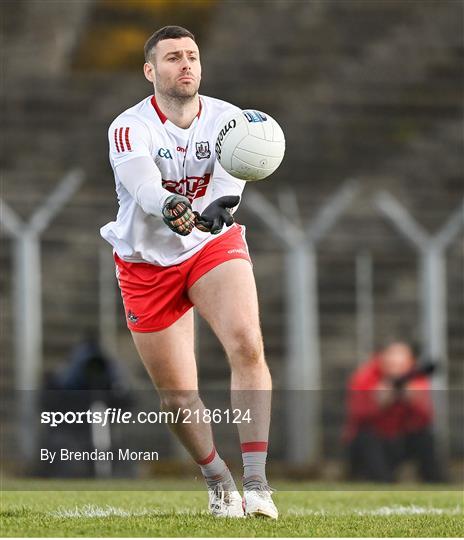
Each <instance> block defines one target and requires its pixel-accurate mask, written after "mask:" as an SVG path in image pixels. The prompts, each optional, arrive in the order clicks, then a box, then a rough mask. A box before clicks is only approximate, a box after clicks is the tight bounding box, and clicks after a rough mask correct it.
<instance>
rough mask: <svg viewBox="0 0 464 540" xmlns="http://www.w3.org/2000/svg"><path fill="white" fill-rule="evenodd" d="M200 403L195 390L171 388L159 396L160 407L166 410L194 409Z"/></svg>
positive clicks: (175, 411)
mask: <svg viewBox="0 0 464 540" xmlns="http://www.w3.org/2000/svg"><path fill="white" fill-rule="evenodd" d="M200 404H201V401H200V396H199V394H198V391H197V390H172V391H169V392H164V393H163V394H162V396H161V409H162V410H163V411H166V412H174V413H176V414H177V412H178V411H181V413H180V414H182V411H187V410H195V409H197V408H198V407H199V405H200Z"/></svg>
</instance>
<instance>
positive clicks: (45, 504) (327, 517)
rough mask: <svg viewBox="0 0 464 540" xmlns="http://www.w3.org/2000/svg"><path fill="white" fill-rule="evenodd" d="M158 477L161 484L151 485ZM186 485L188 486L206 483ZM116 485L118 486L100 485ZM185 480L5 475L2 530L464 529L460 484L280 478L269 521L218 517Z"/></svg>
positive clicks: (425, 532)
mask: <svg viewBox="0 0 464 540" xmlns="http://www.w3.org/2000/svg"><path fill="white" fill-rule="evenodd" d="M150 484H151V485H152V486H153V487H156V489H157V491H150V487H149V486H150ZM183 486H184V490H185V489H192V488H195V487H196V486H198V484H188V483H184V484H183ZM108 487H113V488H114V490H112V491H105V490H100V491H96V490H97V489H100V488H104V489H108ZM134 487H137V488H139V489H140V490H138V491H134ZM179 487H180V484H179V482H175V483H174V482H172V483H171V482H168V481H165V482H164V483H157V484H154V483H153V482H151V483H150V482H140V483H136V482H133V481H132V482H127V483H125V482H123V481H117V482H115V483H112V482H106V483H99V482H95V481H81V482H66V481H50V482H46V481H37V482H35V483H31V482H27V481H23V482H21V483H19V484H16V485H12V484H8V483H4V484H3V491H2V495H1V530H0V532H1V533H2V536H16V537H24V536H59V537H61V536H85V537H95V536H103V537H105V536H127V537H136V536H142V537H143V536H151V537H156V536H187V537H190V536H209V537H228V536H248V537H254V536H258V537H259V536H275V537H285V536H303V537H310V536H329V537H330V536H332V537H337V536H345V537H347V536H348V537H349V536H369V537H372V536H374V537H375V536H377V537H379V536H395V537H418V536H419V537H421V536H422V537H425V536H430V537H450V536H452V537H462V536H463V535H464V526H463V513H462V512H463V495H462V492H460V491H445V490H444V489H443V490H439V489H435V490H433V491H424V490H423V489H422V490H421V491H418V489H419V488H418V486H411V487H410V490H406V489H405V486H402V489H401V490H400V489H398V488H397V489H395V490H392V489H391V487H390V488H387V487H385V489H378V488H379V486H377V488H376V490H375V491H368V490H359V489H357V490H356V491H352V490H350V486H347V485H346V484H345V485H340V486H339V489H338V490H335V489H332V490H331V491H326V490H324V487H326V486H324V485H320V484H303V483H295V484H288V483H287V484H281V485H279V484H278V483H277V484H276V487H277V488H280V490H279V491H278V492H277V493H276V494H275V495H274V499H275V501H276V504H277V506H278V508H279V510H280V513H281V517H280V519H279V520H278V521H269V520H263V519H256V518H255V519H252V518H249V519H244V520H224V519H221V520H218V519H214V518H212V517H210V516H209V515H208V514H207V513H206V511H205V509H206V493H205V492H204V491H199V490H196V491H180V490H178V491H172V489H169V488H175V489H179ZM380 487H381V486H380ZM12 488H15V490H11V491H7V489H12ZM292 488H293V491H289V489H292ZM331 488H333V486H331ZM124 489H126V490H124ZM161 489H165V491H160V490H161ZM32 490H34V491H32ZM63 490H64V491H63ZM73 490H74V491H73ZM129 490H130V491H129ZM297 490H298V491H297Z"/></svg>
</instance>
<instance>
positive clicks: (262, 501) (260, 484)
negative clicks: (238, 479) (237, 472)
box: [243, 476, 279, 519]
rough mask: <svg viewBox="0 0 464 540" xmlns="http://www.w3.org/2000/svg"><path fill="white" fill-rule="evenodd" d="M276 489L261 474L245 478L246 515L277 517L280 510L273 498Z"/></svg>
mask: <svg viewBox="0 0 464 540" xmlns="http://www.w3.org/2000/svg"><path fill="white" fill-rule="evenodd" d="M273 491H274V490H273V489H272V488H271V487H270V486H269V485H268V483H267V482H266V481H265V480H263V479H262V478H261V477H260V476H250V477H249V478H245V479H244V480H243V507H244V510H245V515H246V516H262V517H267V518H271V519H277V518H278V517H279V512H278V510H277V508H276V505H275V504H274V501H273V500H272V492H273Z"/></svg>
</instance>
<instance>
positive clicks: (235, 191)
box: [196, 161, 245, 234]
mask: <svg viewBox="0 0 464 540" xmlns="http://www.w3.org/2000/svg"><path fill="white" fill-rule="evenodd" d="M244 187H245V182H244V181H243V180H239V179H238V178H234V177H233V176H232V175H230V174H229V173H227V172H226V171H225V170H224V169H223V167H222V166H221V164H220V163H219V162H218V161H216V163H215V166H214V172H213V183H212V189H213V199H214V200H213V202H212V203H211V204H210V205H209V206H207V207H206V208H205V209H204V210H203V212H202V213H201V215H200V214H198V213H196V218H197V219H196V227H197V228H198V229H199V230H200V231H203V232H210V233H211V234H217V233H219V232H220V231H221V230H222V228H223V226H224V225H226V226H227V227H229V226H230V225H232V224H233V223H234V218H233V214H234V212H235V211H236V210H237V208H238V205H239V204H240V198H241V195H242V192H243V188H244Z"/></svg>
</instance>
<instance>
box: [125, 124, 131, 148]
mask: <svg viewBox="0 0 464 540" xmlns="http://www.w3.org/2000/svg"><path fill="white" fill-rule="evenodd" d="M124 138H125V140H126V146H127V149H128V150H129V152H131V151H132V148H131V145H130V142H129V128H128V127H126V131H125V133H124Z"/></svg>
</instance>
